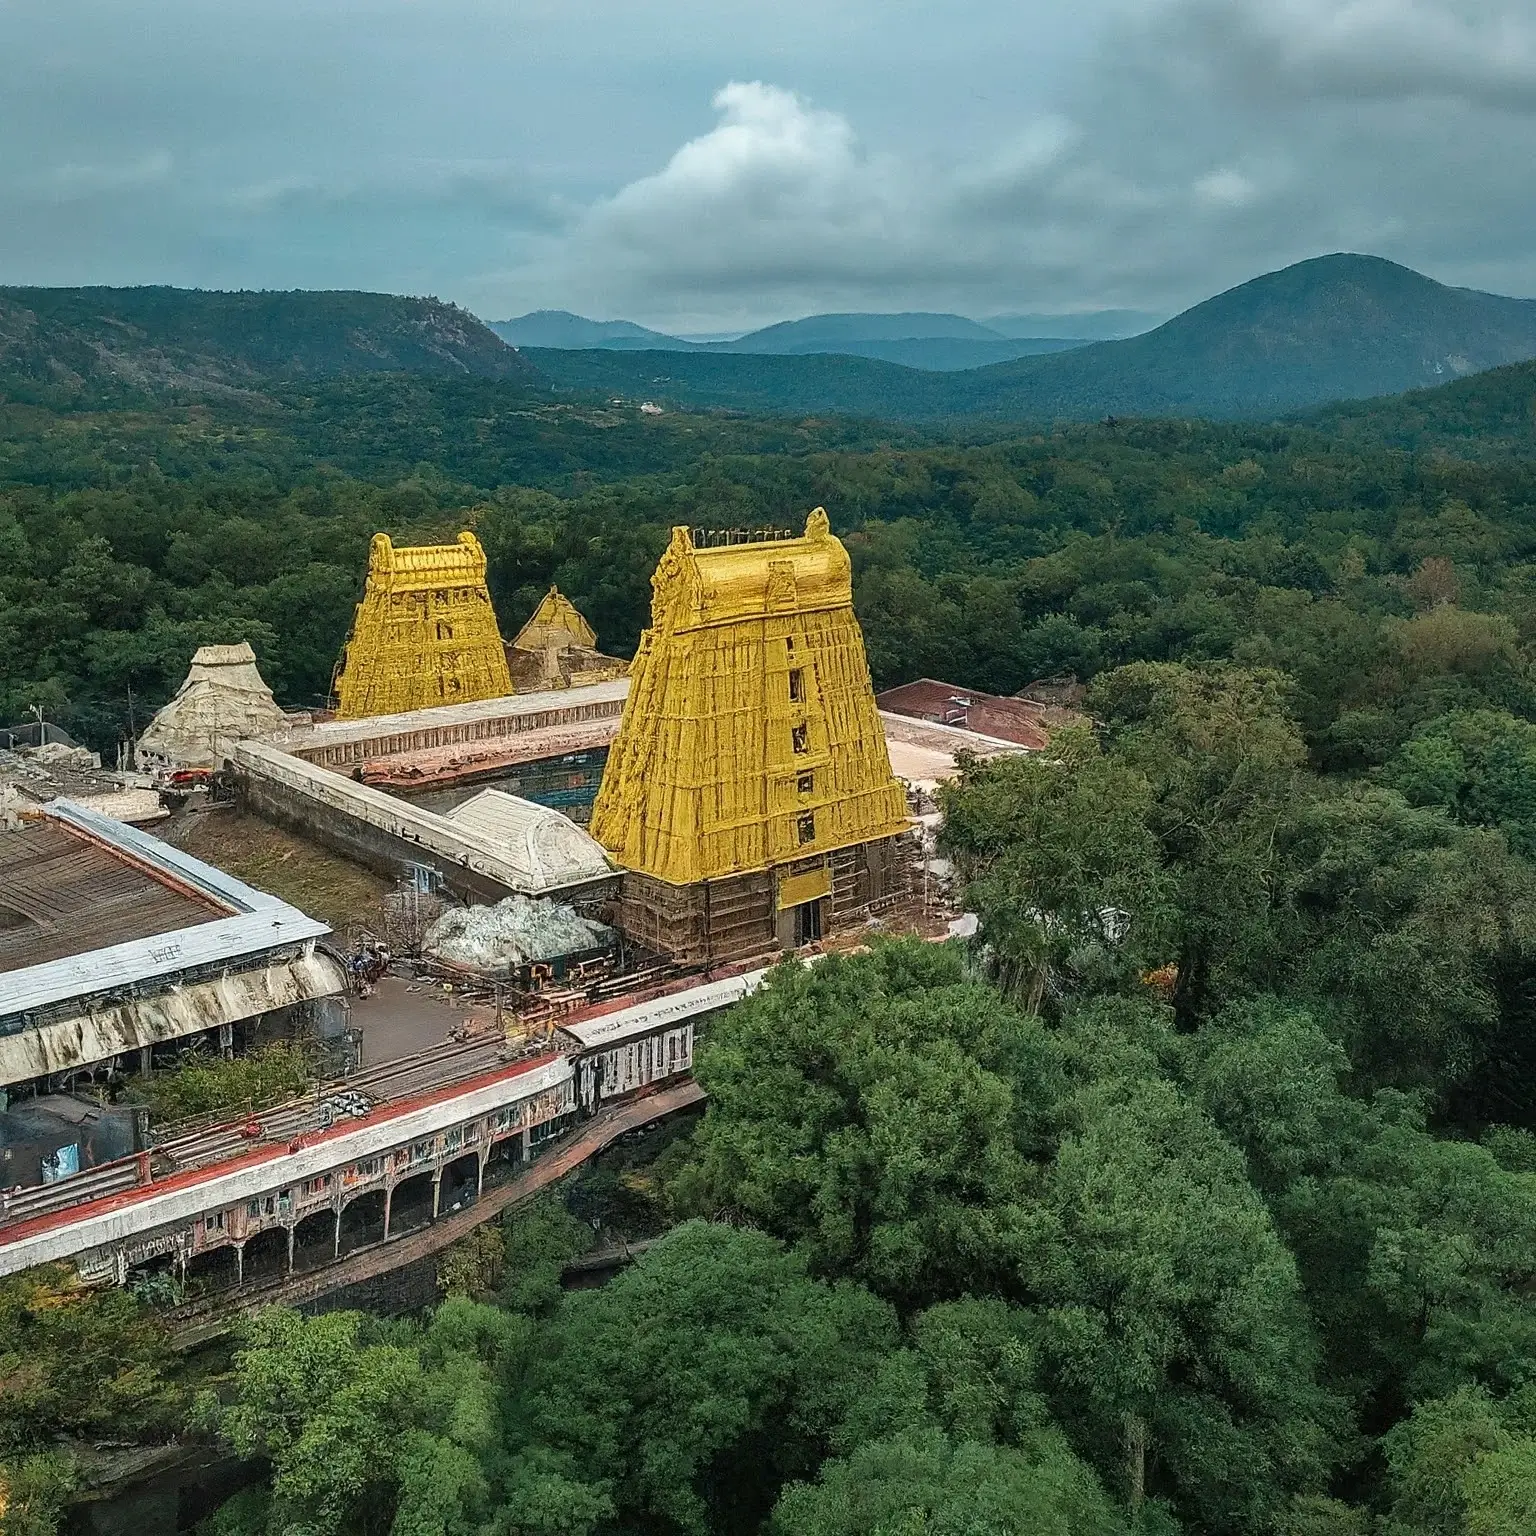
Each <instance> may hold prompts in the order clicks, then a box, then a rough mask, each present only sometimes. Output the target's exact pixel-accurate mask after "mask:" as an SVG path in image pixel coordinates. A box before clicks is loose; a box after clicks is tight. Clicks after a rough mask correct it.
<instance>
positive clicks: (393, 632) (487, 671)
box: [335, 533, 512, 720]
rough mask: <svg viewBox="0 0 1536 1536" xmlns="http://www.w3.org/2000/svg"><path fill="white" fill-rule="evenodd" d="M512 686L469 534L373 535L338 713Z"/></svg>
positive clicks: (376, 711) (361, 714) (390, 709)
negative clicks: (453, 538) (429, 540)
mask: <svg viewBox="0 0 1536 1536" xmlns="http://www.w3.org/2000/svg"><path fill="white" fill-rule="evenodd" d="M511 692H512V676H511V673H510V672H509V670H508V668H507V654H506V648H505V646H504V645H503V644H502V639H501V631H500V630H499V628H498V627H497V624H496V613H495V610H494V609H493V608H492V607H491V594H490V591H489V589H488V588H487V587H486V583H485V551H484V550H483V549H482V548H481V547H480V541H479V540H478V539H477V538H476V537H475V536H474V534H472V533H461V534H460V535H459V539H458V542H457V543H456V544H429V545H421V546H412V547H402V548H396V546H395V545H394V544H393V543H391V541H390V538H389V535H388V534H387V533H376V534H375V535H374V536H373V542H372V544H371V545H370V546H369V550H368V580H367V584H366V586H365V588H364V591H363V600H362V602H360V603H359V604H358V605H357V612H356V614H355V616H354V617H353V620H352V633H351V634H350V635H349V636H348V638H347V644H346V649H345V650H344V651H343V652H342V657H341V661H340V663H339V664H338V666H337V670H336V681H335V693H336V700H337V704H336V714H337V717H338V718H339V719H342V720H362V719H366V718H367V717H369V716H371V715H393V714H402V713H405V712H406V711H408V710H413V709H430V708H432V707H433V706H435V705H439V704H473V703H476V702H478V701H479V700H481V699H494V698H500V697H501V696H503V695H504V694H509V693H511Z"/></svg>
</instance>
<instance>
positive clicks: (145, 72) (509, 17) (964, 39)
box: [0, 0, 1536, 330]
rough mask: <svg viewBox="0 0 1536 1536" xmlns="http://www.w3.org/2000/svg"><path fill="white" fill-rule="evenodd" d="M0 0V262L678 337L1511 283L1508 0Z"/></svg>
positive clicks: (1526, 135) (1518, 56)
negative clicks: (1358, 262)
mask: <svg viewBox="0 0 1536 1536" xmlns="http://www.w3.org/2000/svg"><path fill="white" fill-rule="evenodd" d="M3 3H4V0H0V5H3ZM151 11H152V13H153V14H151ZM237 12H238V14H236V13H237ZM6 16H7V36H6V46H5V47H4V48H3V49H0V277H3V278H5V279H7V280H10V281H34V282H38V281H40V282H112V281H162V282H165V281H168V282H181V283H199V284H203V285H231V286H233V285H240V284H244V285H249V286H258V287H259V286H290V285H295V286H297V285H304V286H332V285H334V286H344V287H378V288H395V289H402V290H405V291H418V292H420V291H432V292H438V293H441V294H444V295H448V296H452V297H455V298H458V299H460V300H462V301H465V302H467V303H470V304H471V305H472V306H473V307H475V308H476V309H477V310H478V311H479V312H480V313H482V314H485V315H488V316H492V317H496V318H500V317H501V316H504V315H508V314H513V313H516V312H518V311H519V310H522V309H529V308H533V307H535V306H539V305H553V306H558V307H564V308H573V309H580V310H583V311H585V312H588V313H595V314H599V315H603V316H614V315H627V316H629V317H631V318H635V319H639V320H643V321H648V322H650V323H653V324H661V325H666V326H673V327H676V328H686V329H699V330H715V329H719V330H724V329H730V328H735V327H738V326H741V327H745V326H746V325H750V324H754V323H761V322H764V321H769V320H775V319H782V318H785V317H786V316H789V315H793V314H796V313H809V312H811V311H814V310H826V309H897V308H911V309H958V310H961V311H964V312H968V313H972V314H978V315H985V314H988V313H1002V312H1017V311H1020V310H1038V309H1069V308H1077V307H1091V306H1096V305H1104V306H1112V307H1122V306H1123V307H1133V308H1153V307H1173V306H1176V305H1179V304H1183V303H1187V302H1191V301H1193V300H1196V299H1199V298H1201V297H1203V296H1205V295H1206V294H1208V293H1211V292H1213V291H1215V290H1216V289H1218V288H1221V287H1224V286H1227V285H1229V284H1231V283H1234V282H1239V281H1242V280H1243V279H1245V278H1248V277H1250V276H1252V275H1254V274H1255V273H1257V272H1260V271H1264V270H1267V269H1270V268H1273V267H1276V266H1280V265H1283V264H1284V263H1286V262H1289V261H1293V260H1297V259H1299V258H1302V257H1305V256H1309V255H1315V254H1319V253H1320V252H1324V251H1329V250H1339V249H1354V250H1374V251H1376V252H1378V253H1379V254H1382V255H1386V256H1390V257H1393V258H1395V259H1397V260H1401V261H1405V262H1407V263H1408V264H1410V265H1416V266H1419V267H1420V268H1422V269H1424V270H1428V271H1429V272H1431V273H1432V275H1434V276H1437V277H1441V278H1443V279H1445V280H1447V281H1452V282H1463V283H1471V284H1475V285H1478V286H1486V287H1492V288H1495V289H1502V290H1504V291H1511V292H1525V293H1536V199H1533V198H1532V197H1531V195H1530V188H1529V180H1530V176H1529V170H1528V167H1529V166H1530V165H1531V164H1532V163H1533V161H1536V0H1074V4H1073V5H1071V6H1060V5H1059V4H1054V3H1052V0H967V3H966V4H965V5H958V6H957V5H955V4H954V3H953V0H844V3H842V4H839V5H837V6H828V5H827V4H826V0H816V3H811V0H738V3H736V4H733V5H730V6H721V5H720V4H718V0H715V3H709V0H653V3H652V5H651V6H649V7H645V8H640V7H635V6H634V5H633V4H632V3H626V0H591V3H590V4H586V5H574V6H573V5H571V4H570V3H569V0H566V3H565V4H557V3H555V0H528V3H526V4H520V5H517V6H509V5H507V4H506V3H505V0H433V3H432V4H431V5H427V4H424V3H419V0H418V3H407V0H337V3H335V4H333V5H330V6H314V5H311V4H307V3H305V0H268V3H267V4H265V5H262V6H246V7H233V8H231V7H230V6H229V5H228V4H227V0H158V3H157V4H156V6H154V7H152V8H150V9H149V10H146V9H145V8H144V7H137V8H135V7H131V6H130V7H123V6H122V5H121V4H120V3H113V0H48V3H46V4H43V3H41V0H38V3H34V4H31V5H24V6H21V7H19V8H18V7H14V6H13V7H11V8H9V9H8V10H7V11H6ZM722 81H733V83H731V84H728V85H725V86H724V87H723V88H722V87H721V82H722ZM712 94H713V102H714V111H713V114H712V115H711V114H710V113H709V111H708V103H709V102H710V100H711V96H712Z"/></svg>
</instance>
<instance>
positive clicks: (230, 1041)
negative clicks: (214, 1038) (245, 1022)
mask: <svg viewBox="0 0 1536 1536" xmlns="http://www.w3.org/2000/svg"><path fill="white" fill-rule="evenodd" d="M219 1054H220V1055H221V1056H222V1057H223V1058H224V1060H225V1061H233V1060H234V1057H235V1026H234V1025H233V1024H220V1025H219Z"/></svg>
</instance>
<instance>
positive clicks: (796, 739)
mask: <svg viewBox="0 0 1536 1536" xmlns="http://www.w3.org/2000/svg"><path fill="white" fill-rule="evenodd" d="M789 744H790V746H791V747H793V748H794V750H795V751H796V752H809V751H810V750H811V741H810V732H809V730H808V728H807V727H806V726H803V725H795V726H791V727H790V731H789Z"/></svg>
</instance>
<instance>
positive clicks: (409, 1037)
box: [352, 976, 496, 1067]
mask: <svg viewBox="0 0 1536 1536" xmlns="http://www.w3.org/2000/svg"><path fill="white" fill-rule="evenodd" d="M495 1022H496V1014H495V1010H494V1009H493V1008H492V1007H491V1006H490V1005H489V1004H486V1003H477V1004H474V1005H470V1004H469V1003H467V1002H465V1001H464V1000H463V999H462V998H461V997H459V996H458V994H456V993H449V992H444V991H443V990H442V989H441V987H434V986H433V985H432V983H431V982H425V981H407V980H406V978H405V977H403V976H386V977H384V978H383V979H382V980H381V981H380V982H379V983H378V985H377V986H376V987H375V988H374V989H373V995H372V996H371V997H354V998H353V999H352V1024H353V1027H354V1028H357V1029H361V1030H362V1032H363V1060H362V1065H363V1066H364V1067H376V1066H378V1065H379V1064H380V1063H381V1062H386V1061H396V1060H398V1059H399V1058H400V1057H401V1056H414V1055H416V1053H417V1052H418V1051H426V1050H430V1049H431V1048H432V1047H433V1046H436V1045H444V1044H446V1043H447V1042H448V1039H449V1031H450V1030H453V1029H463V1028H466V1027H467V1028H469V1029H472V1030H475V1029H492V1028H493V1027H494V1025H495Z"/></svg>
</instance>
